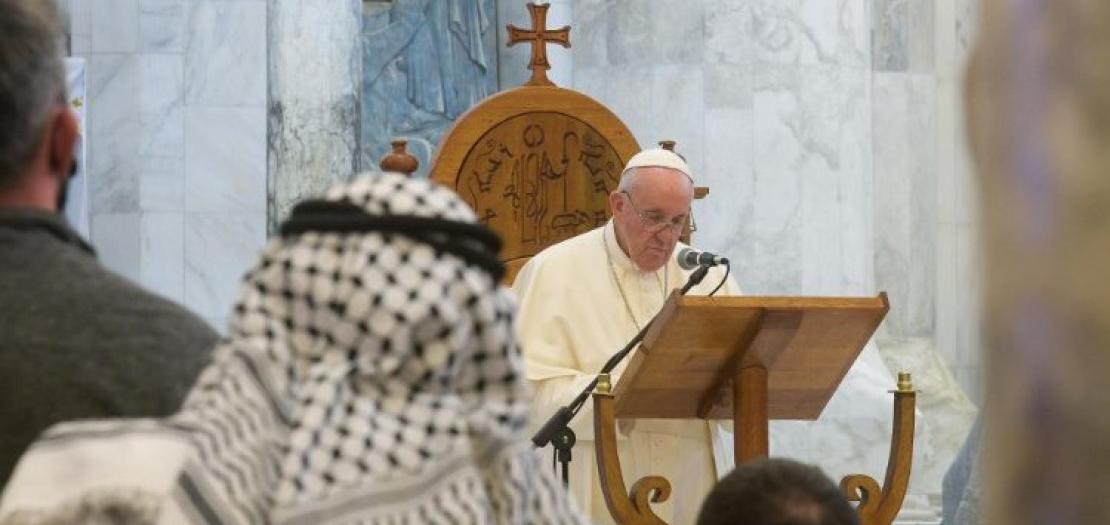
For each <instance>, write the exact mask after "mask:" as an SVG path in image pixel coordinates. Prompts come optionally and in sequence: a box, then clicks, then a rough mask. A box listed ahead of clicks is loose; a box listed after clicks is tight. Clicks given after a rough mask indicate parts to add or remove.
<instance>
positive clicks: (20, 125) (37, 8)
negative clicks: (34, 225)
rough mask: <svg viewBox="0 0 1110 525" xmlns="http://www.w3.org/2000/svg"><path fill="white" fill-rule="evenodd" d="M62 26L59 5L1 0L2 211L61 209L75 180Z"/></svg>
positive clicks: (34, 0) (45, 1)
mask: <svg viewBox="0 0 1110 525" xmlns="http://www.w3.org/2000/svg"><path fill="white" fill-rule="evenodd" d="M61 29H62V24H61V17H60V16H59V13H58V9H57V6H56V5H55V2H53V1H48V0H0V207H20V208H39V209H45V210H55V209H57V207H58V201H59V198H60V195H61V194H62V192H63V191H64V189H65V184H66V182H67V181H68V180H69V175H70V168H71V167H72V165H73V147H74V143H75V142H76V140H77V132H78V130H77V119H76V117H75V116H74V115H73V112H72V111H70V109H69V106H68V105H67V103H66V96H65V67H64V64H63V58H62V57H63V53H62V44H61V42H62V30H61Z"/></svg>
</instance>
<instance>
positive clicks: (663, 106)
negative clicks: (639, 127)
mask: <svg viewBox="0 0 1110 525" xmlns="http://www.w3.org/2000/svg"><path fill="white" fill-rule="evenodd" d="M702 78H703V77H702V70H701V67H700V64H696V65H695V67H694V68H690V67H688V66H684V65H661V66H658V67H656V68H653V70H652V80H651V90H652V95H651V99H652V105H651V106H649V107H650V108H651V110H650V113H651V122H652V125H651V127H650V128H648V129H647V130H645V131H646V133H645V134H647V135H648V140H646V141H643V142H641V146H642V147H645V148H649V147H658V146H657V143H658V142H659V141H660V140H673V141H675V142H676V146H675V151H677V152H678V153H679V154H681V155H682V156H684V157H685V158H686V163H687V164H689V166H690V169H691V170H692V171H693V172H694V173H693V175H694V181H695V182H696V183H699V184H700V182H698V181H699V180H700V176H701V175H700V174H701V173H702V172H703V170H704V168H705V102H704V99H705V88H704V83H703V81H702ZM678 116H681V117H680V118H676V117H678Z"/></svg>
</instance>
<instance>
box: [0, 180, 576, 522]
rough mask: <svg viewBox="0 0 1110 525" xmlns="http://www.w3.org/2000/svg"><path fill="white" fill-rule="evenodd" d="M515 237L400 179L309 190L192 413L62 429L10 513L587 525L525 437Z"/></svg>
mask: <svg viewBox="0 0 1110 525" xmlns="http://www.w3.org/2000/svg"><path fill="white" fill-rule="evenodd" d="M497 249H498V240H497V239H496V237H495V236H493V235H492V234H491V233H489V231H488V230H485V229H484V228H482V227H481V226H479V225H478V224H476V222H475V215H474V213H473V211H472V210H470V209H469V208H468V207H467V206H466V204H465V203H463V202H462V201H461V200H460V199H459V198H458V197H457V196H456V195H455V194H454V193H452V192H450V191H449V190H447V189H445V188H442V187H438V186H435V185H433V184H431V183H428V182H426V181H420V180H412V179H408V178H405V177H403V176H401V175H396V174H380V175H366V176H362V177H360V178H357V179H356V180H354V181H353V182H351V183H349V184H343V185H340V186H338V187H336V188H334V189H332V190H331V191H330V192H329V193H328V194H327V196H326V197H325V198H324V199H322V200H319V201H313V202H308V203H302V204H301V205H300V206H298V208H297V209H296V210H295V211H294V213H293V218H292V219H291V220H290V221H288V222H287V223H286V224H285V226H284V227H283V233H282V235H281V236H280V237H277V238H275V239H273V240H271V241H270V242H269V244H268V245H267V246H266V247H265V249H264V252H263V254H262V256H261V259H260V261H259V262H258V264H257V265H256V266H255V267H254V268H253V269H251V270H250V271H249V272H248V273H247V275H246V276H245V278H244V282H243V284H242V288H241V291H240V295H239V299H238V302H237V304H236V306H235V312H234V315H233V317H232V321H231V325H230V333H229V335H228V337H227V338H225V339H224V341H223V342H222V343H221V344H220V345H219V346H218V347H217V348H216V350H215V352H214V354H213V359H212V362H211V364H210V365H209V366H208V367H207V368H206V369H205V370H204V371H203V372H202V374H201V376H200V379H199V380H198V382H197V384H196V385H195V386H194V387H193V389H192V391H191V392H190V394H189V396H188V397H187V399H186V401H185V404H184V406H183V407H182V409H181V410H180V411H179V412H178V413H177V414H175V415H173V416H171V417H169V418H166V419H161V420H151V419H146V420H115V421H109V420H101V421H84V422H70V423H63V424H61V425H58V426H55V427H53V428H52V429H50V430H49V431H47V432H46V434H44V436H43V437H42V438H40V440H39V441H38V442H36V444H35V445H33V446H32V447H31V449H30V450H29V451H28V453H27V454H26V455H25V456H24V457H23V458H22V460H21V463H20V464H19V466H18V467H17V469H16V471H15V474H14V476H13V478H12V481H11V483H10V484H9V485H8V487H7V489H6V490H5V492H4V494H3V498H2V499H0V523H2V524H4V525H8V524H25V523H26V524H31V523H158V524H162V523H227V524H233V523H234V524H238V523H282V524H286V523H288V524H294V523H313V524H324V523H398V524H400V523H413V524H417V523H473V524H478V523H493V524H518V523H519V524H543V523H551V524H562V523H566V524H579V523H585V520H584V518H583V517H582V516H581V514H579V511H578V510H577V508H576V507H575V505H574V503H573V502H572V501H571V500H570V498H569V497H568V496H567V495H566V493H565V491H564V489H563V488H562V487H561V486H560V485H559V483H558V481H556V480H555V479H554V477H553V476H552V475H551V474H550V472H549V471H548V469H546V468H543V467H542V466H541V465H540V464H539V459H538V457H537V456H536V455H534V453H533V452H532V451H531V450H530V449H529V447H528V445H526V444H525V441H524V439H523V434H522V432H523V429H524V426H525V424H526V423H527V418H528V395H529V393H528V391H527V386H526V382H525V379H524V376H523V364H522V361H521V357H520V353H519V350H518V348H517V345H516V342H515V340H514V336H513V327H512V322H513V317H514V310H515V305H514V303H513V300H512V298H511V296H510V294H509V292H508V291H507V290H506V289H504V288H503V287H501V286H500V285H499V281H500V277H501V273H500V272H502V271H503V268H502V267H501V266H500V263H499V262H498V261H497V259H496V254H497Z"/></svg>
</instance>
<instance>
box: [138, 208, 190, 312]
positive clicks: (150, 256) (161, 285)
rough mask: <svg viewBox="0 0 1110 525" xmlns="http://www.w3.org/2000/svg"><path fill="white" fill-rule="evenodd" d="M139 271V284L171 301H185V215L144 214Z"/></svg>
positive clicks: (176, 213)
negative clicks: (140, 281) (140, 279)
mask: <svg viewBox="0 0 1110 525" xmlns="http://www.w3.org/2000/svg"><path fill="white" fill-rule="evenodd" d="M141 224H142V245H141V252H142V255H141V260H142V269H141V272H140V275H141V278H142V285H143V286H144V287H146V288H147V289H148V290H150V291H152V292H154V293H156V294H158V295H161V296H163V297H166V298H168V299H170V300H173V301H175V302H177V303H184V302H185V215H184V214H183V213H181V212H175V213H145V212H144V213H143V214H142V221H141Z"/></svg>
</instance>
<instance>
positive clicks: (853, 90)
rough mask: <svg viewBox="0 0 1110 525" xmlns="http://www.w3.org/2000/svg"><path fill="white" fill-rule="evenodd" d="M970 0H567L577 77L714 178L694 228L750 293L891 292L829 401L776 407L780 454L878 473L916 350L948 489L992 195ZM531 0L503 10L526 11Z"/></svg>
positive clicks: (934, 457)
mask: <svg viewBox="0 0 1110 525" xmlns="http://www.w3.org/2000/svg"><path fill="white" fill-rule="evenodd" d="M972 2H973V0H940V1H938V2H933V1H931V0H839V1H837V2H804V1H801V0H792V1H782V0H725V1H709V0H702V1H697V0H694V1H690V0H652V1H649V2H632V1H612V0H574V1H573V2H570V5H569V6H567V13H568V14H569V15H570V22H569V23H571V24H572V31H571V41H572V44H573V46H574V47H573V48H572V50H571V57H570V58H569V59H568V60H569V62H570V64H569V65H570V67H571V73H570V74H569V76H567V77H564V78H567V80H569V82H570V85H571V86H572V87H573V88H574V89H577V90H579V91H582V92H584V93H586V94H588V95H590V96H592V97H594V98H596V99H597V100H599V101H600V102H602V103H603V104H605V105H607V106H608V107H610V108H611V109H613V110H614V112H615V113H616V114H617V115H618V116H619V117H620V118H621V119H622V120H624V122H625V123H626V124H627V125H628V126H629V127H630V128H631V130H632V131H633V133H634V134H635V135H636V138H637V140H638V141H639V142H640V143H641V145H645V146H646V145H652V144H655V142H656V141H658V140H663V139H671V140H676V141H677V142H678V149H679V151H680V152H682V153H683V154H684V155H685V156H686V157H687V159H688V161H689V162H690V164H691V166H692V168H693V170H694V171H695V173H696V176H697V179H698V183H699V184H704V185H707V186H709V187H710V188H711V193H710V196H709V198H708V199H706V200H705V201H703V202H698V203H696V204H695V215H696V217H697V219H698V228H699V229H698V231H697V232H696V233H695V234H694V239H695V243H696V244H698V245H699V246H701V247H703V248H705V249H709V250H714V251H720V252H723V253H727V254H729V255H730V256H731V258H732V259H733V260H734V261H742V263H741V264H738V265H736V267H734V269H733V270H734V271H735V272H736V275H737V278H738V280H739V281H740V283H741V285H742V286H743V287H744V289H745V291H746V292H748V293H753V294H797V295H834V294H835V295H867V294H874V293H877V291H879V290H886V291H888V293H889V294H890V297H891V302H892V309H891V312H890V315H889V317H888V319H887V321H886V322H885V323H884V327H883V329H882V331H881V332H880V334H879V335H878V337H876V339H875V343H874V344H873V345H870V346H869V347H868V349H866V350H865V351H864V354H863V355H862V356H861V358H860V362H859V364H858V365H857V367H855V368H854V369H853V370H852V371H851V372H850V373H849V376H848V378H846V381H845V386H844V388H843V389H842V392H840V393H839V394H838V395H837V396H836V397H834V399H833V400H832V402H830V405H829V407H828V409H827V410H826V413H825V415H824V416H823V417H822V419H821V420H820V421H818V422H815V423H793V422H782V423H776V424H775V425H776V426H775V430H774V431H773V432H774V433H775V435H776V436H777V437H776V438H774V443H773V449H774V450H773V452H775V453H782V454H788V455H792V456H795V457H800V458H802V459H807V460H811V461H816V462H818V463H820V464H821V465H822V466H823V467H825V468H826V470H828V471H829V472H830V473H831V474H834V475H837V476H839V475H843V474H845V473H848V472H855V471H862V472H865V473H868V474H871V475H873V476H875V477H876V478H879V479H881V474H882V470H883V469H884V468H885V461H886V457H885V455H886V448H885V447H886V443H888V441H889V417H890V400H889V398H888V395H887V394H886V392H885V391H886V389H888V388H890V386H891V385H892V379H891V377H892V375H891V371H892V370H893V369H897V368H902V367H906V368H909V369H911V370H913V371H914V372H916V375H917V377H918V385H919V387H921V388H923V389H925V392H926V393H925V394H923V395H922V396H921V397H920V398H919V399H920V402H919V406H920V408H921V411H920V413H921V417H920V423H921V424H920V428H919V432H918V449H917V458H918V461H919V462H918V463H917V464H916V465H915V473H914V478H913V480H912V482H911V493H913V494H914V495H916V496H918V497H919V498H926V499H927V497H933V499H934V501H935V499H936V496H938V495H939V493H940V480H941V477H942V476H943V474H944V471H945V469H946V468H947V467H948V464H949V463H950V462H951V459H952V457H953V456H954V454H955V453H956V450H958V448H959V446H960V444H961V443H962V441H963V438H964V436H965V435H966V432H967V430H968V429H969V428H970V425H971V420H972V418H973V417H974V412H975V409H974V406H973V405H972V403H971V402H970V401H969V396H971V397H972V398H977V392H978V380H977V373H978V353H979V345H978V331H977V327H978V319H977V306H976V305H977V300H976V298H975V297H976V287H977V284H976V283H977V271H976V266H975V264H976V257H975V250H974V247H975V246H976V245H975V241H974V238H973V236H974V231H975V220H974V218H975V216H976V213H977V211H976V207H975V200H974V198H975V197H974V194H973V193H972V192H971V191H970V190H971V189H972V185H971V176H970V171H969V168H968V165H967V162H966V152H965V151H964V148H965V141H964V138H963V130H962V118H963V116H962V106H961V104H960V103H959V90H958V89H957V88H956V86H958V85H959V82H960V76H959V72H960V70H961V68H962V65H963V59H964V56H965V52H966V51H965V50H966V48H967V44H968V40H969V35H968V34H967V29H966V28H967V27H969V25H970V23H969V20H970V18H971V17H972V15H973V10H972V9H971V7H972V5H973V4H972ZM519 3H521V4H522V3H523V2H519ZM516 4H518V2H515V1H512V2H502V7H501V10H502V12H503V13H505V14H504V15H503V16H509V17H512V18H511V19H510V20H508V21H509V22H514V23H518V24H519V23H521V22H522V15H521V14H519V12H518V11H519V10H522V9H523V8H522V7H519V8H518V7H517V6H516ZM553 10H554V7H553ZM513 13H517V14H513ZM549 25H553V24H549ZM526 56H527V52H526V50H516V49H509V50H503V51H502V57H501V61H502V86H503V87H508V86H507V85H506V84H507V83H512V84H515V83H518V82H519V81H518V80H517V79H523V78H526V76H527V72H526V71H523V72H520V71H517V70H518V69H521V70H522V68H521V67H520V66H519V64H524V63H526V61H527V60H526V58H523V57H526ZM507 68H512V69H508V70H507ZM555 73H556V74H558V72H557V71H556V72H555ZM514 75H515V76H514ZM507 80H508V81H509V82H507ZM961 387H962V388H961Z"/></svg>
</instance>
